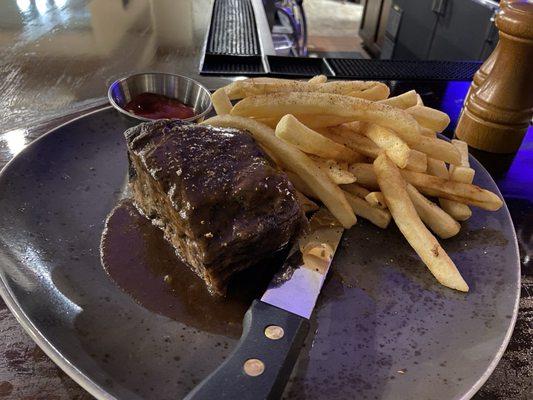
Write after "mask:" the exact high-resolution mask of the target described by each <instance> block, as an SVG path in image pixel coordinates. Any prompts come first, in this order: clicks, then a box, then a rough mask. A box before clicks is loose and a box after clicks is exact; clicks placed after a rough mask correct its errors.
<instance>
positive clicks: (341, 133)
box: [326, 125, 383, 159]
mask: <svg viewBox="0 0 533 400" xmlns="http://www.w3.org/2000/svg"><path fill="white" fill-rule="evenodd" d="M328 130H329V133H326V136H327V137H328V138H330V139H331V140H334V141H335V142H337V143H341V144H343V145H344V146H346V147H348V148H350V149H352V150H353V151H356V152H358V153H359V154H362V155H364V156H366V157H370V158H372V159H374V158H376V157H377V156H378V155H379V154H380V153H381V152H382V151H383V150H382V149H381V148H379V147H378V146H377V145H376V144H375V143H374V142H373V141H371V140H370V139H369V138H367V137H366V136H363V135H360V134H358V133H356V132H355V131H353V130H351V129H348V128H346V127H344V125H342V126H338V127H332V128H329V129H328Z"/></svg>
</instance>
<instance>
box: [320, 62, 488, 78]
mask: <svg viewBox="0 0 533 400" xmlns="http://www.w3.org/2000/svg"><path fill="white" fill-rule="evenodd" d="M326 60H327V62H328V64H329V65H330V66H331V69H332V70H333V72H334V73H335V77H336V78H346V79H376V80H400V79H403V80H418V79H422V80H446V81H452V80H453V81H469V80H472V78H473V76H474V74H475V73H476V71H477V70H478V69H479V67H480V66H481V62H477V61H396V60H361V59H347V58H327V59H326Z"/></svg>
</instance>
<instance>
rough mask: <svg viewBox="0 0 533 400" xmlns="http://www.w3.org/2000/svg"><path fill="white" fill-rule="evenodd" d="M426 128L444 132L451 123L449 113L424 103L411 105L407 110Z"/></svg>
mask: <svg viewBox="0 0 533 400" xmlns="http://www.w3.org/2000/svg"><path fill="white" fill-rule="evenodd" d="M405 111H407V112H408V113H409V114H411V115H412V116H413V117H415V119H416V120H417V122H418V123H419V124H420V125H421V126H423V127H424V128H428V129H431V130H433V131H437V132H442V131H443V130H444V129H446V127H447V126H448V125H449V124H450V117H448V114H446V113H444V112H442V111H439V110H435V109H434V108H430V107H426V106H423V105H416V106H413V107H409V108H408V109H407V110H405Z"/></svg>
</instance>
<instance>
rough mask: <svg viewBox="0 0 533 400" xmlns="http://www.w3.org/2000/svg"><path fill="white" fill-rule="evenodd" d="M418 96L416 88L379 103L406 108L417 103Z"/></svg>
mask: <svg viewBox="0 0 533 400" xmlns="http://www.w3.org/2000/svg"><path fill="white" fill-rule="evenodd" d="M417 96H418V94H417V93H416V92H415V91H414V90H409V91H408V92H405V93H402V94H400V95H398V96H394V97H389V98H388V99H385V100H380V101H379V103H382V104H387V105H389V106H392V107H396V108H400V109H402V110H405V109H407V108H409V107H413V106H415V105H416V104H417Z"/></svg>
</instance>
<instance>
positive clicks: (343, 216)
mask: <svg viewBox="0 0 533 400" xmlns="http://www.w3.org/2000/svg"><path fill="white" fill-rule="evenodd" d="M202 124H206V125H214V126H225V127H233V128H238V129H246V130H247V131H248V132H250V134H251V135H252V136H253V137H254V139H255V140H257V141H258V142H259V143H261V144H262V145H263V146H265V147H266V148H268V149H269V150H270V151H271V152H273V153H274V154H275V155H276V156H277V157H279V158H280V159H281V160H283V163H284V164H286V165H288V166H290V169H291V170H292V171H293V172H295V173H297V174H298V175H299V176H300V177H301V178H302V180H303V181H304V182H306V184H307V185H308V186H310V187H311V188H312V190H313V192H314V193H316V195H317V197H318V198H319V199H320V200H321V201H322V202H323V203H324V205H325V206H326V207H327V208H328V209H329V210H330V211H331V213H332V214H333V215H334V216H335V218H337V219H338V220H339V222H340V223H341V224H342V225H343V226H344V227H345V228H349V227H351V226H352V225H354V224H355V223H356V221H357V218H356V217H355V214H354V212H353V210H352V208H351V206H350V204H349V203H348V201H347V200H346V197H345V196H344V192H343V191H342V190H341V189H340V188H339V187H338V186H337V185H335V184H334V183H333V182H331V180H330V179H329V178H328V177H327V175H326V174H324V173H323V172H322V171H321V170H320V169H319V168H318V167H317V166H316V165H315V163H314V162H313V161H312V160H311V159H310V158H309V157H308V156H306V155H305V153H303V152H302V151H300V150H298V149H297V148H295V147H294V146H291V145H290V144H287V143H285V142H283V141H282V140H281V139H279V138H278V137H276V135H275V134H274V131H273V130H272V129H270V128H269V127H268V126H266V125H263V124H261V123H259V122H257V121H254V120H252V119H250V118H242V117H235V116H229V115H223V116H216V117H213V118H210V119H208V120H206V121H204V122H202Z"/></svg>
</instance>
